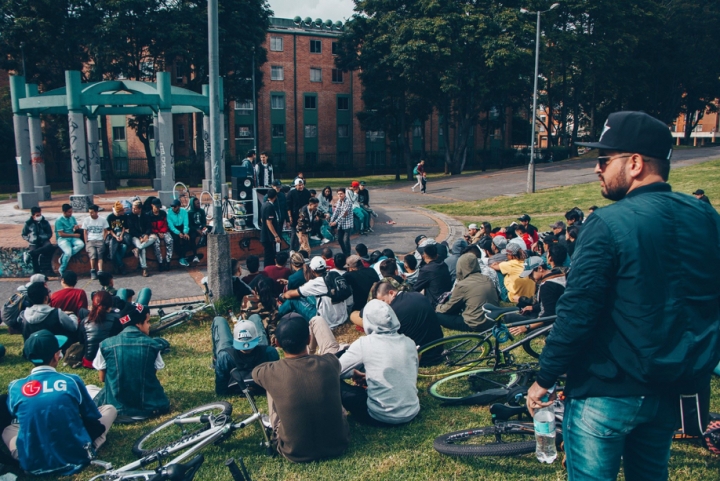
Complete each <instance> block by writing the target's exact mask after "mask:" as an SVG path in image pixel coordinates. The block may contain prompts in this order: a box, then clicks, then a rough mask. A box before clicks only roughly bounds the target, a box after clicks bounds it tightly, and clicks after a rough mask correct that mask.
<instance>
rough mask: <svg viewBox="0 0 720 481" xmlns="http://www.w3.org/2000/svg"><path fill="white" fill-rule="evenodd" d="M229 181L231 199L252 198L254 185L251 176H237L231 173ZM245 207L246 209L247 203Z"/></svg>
mask: <svg viewBox="0 0 720 481" xmlns="http://www.w3.org/2000/svg"><path fill="white" fill-rule="evenodd" d="M233 168H235V166H233ZM231 181H232V191H233V193H232V198H233V200H252V190H253V187H254V185H253V179H252V177H237V176H234V175H233V177H232V178H231ZM245 208H246V209H247V205H246V206H245Z"/></svg>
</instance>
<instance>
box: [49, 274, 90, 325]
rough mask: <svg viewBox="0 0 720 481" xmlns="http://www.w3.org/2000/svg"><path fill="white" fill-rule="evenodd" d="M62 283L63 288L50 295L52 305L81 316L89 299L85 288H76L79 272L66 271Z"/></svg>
mask: <svg viewBox="0 0 720 481" xmlns="http://www.w3.org/2000/svg"><path fill="white" fill-rule="evenodd" d="M60 285H61V286H62V289H60V290H59V291H56V292H53V293H52V295H51V296H50V306H51V307H57V308H58V309H60V310H61V311H70V312H72V313H73V314H75V315H76V316H79V315H80V309H87V307H88V299H87V294H86V293H85V291H84V290H82V289H76V288H75V285H77V274H75V273H74V272H73V271H65V272H64V273H63V275H62V279H60Z"/></svg>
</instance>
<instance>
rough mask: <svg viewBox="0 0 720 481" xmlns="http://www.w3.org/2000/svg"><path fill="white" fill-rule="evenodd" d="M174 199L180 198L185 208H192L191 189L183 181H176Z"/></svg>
mask: <svg viewBox="0 0 720 481" xmlns="http://www.w3.org/2000/svg"><path fill="white" fill-rule="evenodd" d="M173 200H179V201H180V206H182V208H183V209H189V208H190V190H189V189H188V188H187V185H185V184H183V183H182V182H176V183H175V185H174V186H173Z"/></svg>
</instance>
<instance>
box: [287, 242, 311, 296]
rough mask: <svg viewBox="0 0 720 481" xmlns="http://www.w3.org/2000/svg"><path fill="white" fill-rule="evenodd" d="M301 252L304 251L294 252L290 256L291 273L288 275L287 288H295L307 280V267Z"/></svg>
mask: <svg viewBox="0 0 720 481" xmlns="http://www.w3.org/2000/svg"><path fill="white" fill-rule="evenodd" d="M302 252H305V251H300V252H294V253H293V255H291V256H290V267H291V268H292V270H293V273H292V274H290V277H288V283H287V288H288V289H297V288H298V287H300V286H302V285H303V284H305V282H306V281H307V279H306V278H305V271H306V269H309V268H308V267H307V264H305V257H304V256H303V255H302Z"/></svg>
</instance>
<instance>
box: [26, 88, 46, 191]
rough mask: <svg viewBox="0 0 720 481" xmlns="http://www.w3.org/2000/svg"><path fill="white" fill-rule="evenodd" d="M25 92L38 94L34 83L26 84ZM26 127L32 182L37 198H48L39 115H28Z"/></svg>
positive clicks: (34, 95) (32, 95)
mask: <svg viewBox="0 0 720 481" xmlns="http://www.w3.org/2000/svg"><path fill="white" fill-rule="evenodd" d="M25 93H26V94H27V96H28V97H36V96H37V95H38V87H37V85H35V84H26V85H25ZM28 127H29V130H30V161H31V163H32V171H33V182H34V184H35V192H37V195H38V200H41V201H42V200H50V197H51V196H50V186H49V185H47V178H46V176H45V158H44V157H43V150H44V146H43V138H42V125H41V123H40V116H39V115H37V114H30V115H28Z"/></svg>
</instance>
